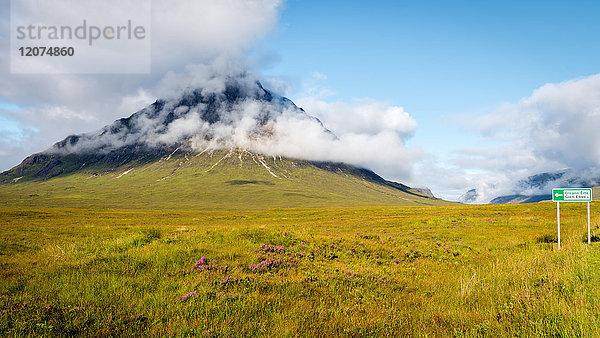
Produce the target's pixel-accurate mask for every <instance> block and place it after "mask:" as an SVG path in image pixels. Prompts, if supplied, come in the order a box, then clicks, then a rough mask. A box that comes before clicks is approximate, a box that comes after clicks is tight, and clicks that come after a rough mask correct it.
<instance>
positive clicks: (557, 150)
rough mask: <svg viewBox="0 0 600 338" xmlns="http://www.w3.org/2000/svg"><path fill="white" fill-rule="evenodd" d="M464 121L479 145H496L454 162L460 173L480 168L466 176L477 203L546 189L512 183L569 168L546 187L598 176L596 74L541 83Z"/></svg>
mask: <svg viewBox="0 0 600 338" xmlns="http://www.w3.org/2000/svg"><path fill="white" fill-rule="evenodd" d="M468 119H469V121H465V120H463V123H464V124H465V125H468V126H469V127H470V128H472V129H473V130H476V131H477V132H478V133H479V134H480V135H481V137H482V140H483V141H484V142H490V143H494V144H496V146H493V147H488V148H478V147H472V148H469V149H463V150H461V153H460V156H459V158H458V159H457V160H456V163H457V164H458V165H459V166H460V167H462V168H464V169H466V170H469V169H479V170H481V169H483V171H480V172H479V173H474V174H472V175H471V179H472V182H473V183H475V182H478V183H477V184H478V187H477V188H478V192H480V195H481V196H482V200H481V201H483V199H488V200H489V199H490V198H493V197H494V196H498V195H501V194H516V193H529V194H532V193H540V192H543V191H546V190H547V189H549V188H548V186H546V185H544V186H543V187H537V188H536V189H533V188H531V187H528V188H527V189H524V188H523V187H522V186H520V185H519V184H518V182H519V181H520V180H524V179H526V178H527V177H529V176H532V175H535V174H540V173H544V172H556V171H557V170H561V169H565V168H569V169H571V170H569V171H568V172H567V174H565V175H564V176H561V178H560V180H558V181H557V182H554V181H553V182H550V183H552V184H566V183H567V182H568V181H569V180H571V182H572V181H573V179H574V178H578V179H579V180H580V181H591V180H594V179H596V178H598V177H600V133H599V132H598V126H600V75H593V76H589V77H585V78H580V79H575V80H570V81H566V82H561V83H550V84H546V85H544V86H542V87H540V88H538V89H536V90H535V91H534V92H533V93H532V94H531V95H530V96H528V97H525V98H523V99H521V100H520V101H519V102H517V103H515V104H505V105H503V106H501V107H499V108H497V109H496V110H495V111H493V112H492V113H490V114H487V115H484V116H481V117H469V118H468ZM472 187H475V184H474V185H472ZM546 192H547V191H546Z"/></svg>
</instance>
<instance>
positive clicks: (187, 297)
mask: <svg viewBox="0 0 600 338" xmlns="http://www.w3.org/2000/svg"><path fill="white" fill-rule="evenodd" d="M191 297H194V298H195V297H198V292H196V291H192V292H188V293H186V294H185V296H183V297H181V299H180V301H181V302H185V301H186V300H188V299H189V298H191Z"/></svg>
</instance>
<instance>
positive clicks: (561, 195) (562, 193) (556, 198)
mask: <svg viewBox="0 0 600 338" xmlns="http://www.w3.org/2000/svg"><path fill="white" fill-rule="evenodd" d="M591 201H592V189H589V188H577V189H572V188H571V189H552V202H591Z"/></svg>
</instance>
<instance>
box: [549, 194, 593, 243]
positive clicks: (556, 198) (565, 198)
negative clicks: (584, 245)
mask: <svg viewBox="0 0 600 338" xmlns="http://www.w3.org/2000/svg"><path fill="white" fill-rule="evenodd" d="M591 201H592V189H590V188H560V189H552V202H556V225H557V230H558V248H559V249H560V202H587V214H588V215H587V216H588V244H590V243H591V231H590V202H591Z"/></svg>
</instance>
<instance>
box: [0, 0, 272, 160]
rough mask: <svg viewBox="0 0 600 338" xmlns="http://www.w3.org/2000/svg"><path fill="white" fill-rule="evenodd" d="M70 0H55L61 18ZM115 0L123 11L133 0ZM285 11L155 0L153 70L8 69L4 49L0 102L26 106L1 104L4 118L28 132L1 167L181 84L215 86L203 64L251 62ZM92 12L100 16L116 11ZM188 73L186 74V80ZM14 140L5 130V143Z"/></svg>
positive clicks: (4, 4)
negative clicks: (70, 72)
mask: <svg viewBox="0 0 600 338" xmlns="http://www.w3.org/2000/svg"><path fill="white" fill-rule="evenodd" d="M68 3H69V2H68V1H58V2H53V6H58V7H57V8H56V10H55V11H54V12H55V13H56V15H57V16H58V17H59V16H60V15H65V16H69V15H72V14H73V13H72V11H70V10H68V8H67V7H68ZM115 3H116V5H115V6H114V7H115V11H117V12H118V10H119V8H124V6H130V5H131V4H134V3H135V1H126V0H125V1H118V2H115ZM9 5H10V2H9V1H0V28H3V29H2V30H1V31H2V32H9V26H10V25H9V23H10V10H9V9H10V7H9ZM61 6H65V8H63V7H61ZM280 10H281V1H274V0H256V1H245V0H229V1H211V0H193V1H192V0H173V1H168V2H167V1H153V2H152V27H151V39H152V51H151V59H152V72H151V74H147V75H131V74H100V75H93V74H90V75H60V74H53V75H43V74H27V75H17V74H10V73H7V71H8V70H9V69H10V63H9V59H8V53H1V54H0V101H2V102H5V103H7V104H14V105H16V106H18V107H21V109H18V110H15V111H13V110H11V111H8V110H6V109H4V110H0V118H2V117H4V118H5V119H11V120H15V121H17V123H18V125H19V126H20V128H22V129H23V130H27V131H28V132H27V133H26V134H25V135H24V136H23V138H22V139H21V143H20V144H18V145H17V144H12V145H11V144H8V148H4V149H8V151H5V152H4V153H9V154H10V155H5V154H0V170H5V169H8V168H10V167H11V166H13V165H16V164H17V163H18V162H19V161H20V160H21V159H23V158H25V157H26V156H27V155H29V154H31V153H34V152H39V151H42V150H44V149H46V148H48V147H49V146H50V145H51V144H53V143H54V142H56V141H58V140H60V139H62V138H64V137H65V136H66V135H69V134H77V133H81V132H85V131H90V130H96V129H98V128H100V127H101V126H103V125H106V124H109V123H111V122H112V121H114V120H115V119H117V118H120V117H123V116H127V115H129V114H131V113H132V112H133V111H136V110H139V109H141V108H142V107H144V106H145V105H146V104H148V103H150V102H152V101H154V100H155V99H157V98H162V97H165V95H166V94H169V95H171V96H172V95H175V92H176V90H178V89H182V88H185V87H186V86H194V85H200V84H206V85H207V86H210V84H211V83H210V81H208V82H207V81H205V80H207V79H206V78H202V77H201V76H200V75H201V74H202V71H201V68H202V67H209V68H213V69H220V70H227V71H229V72H231V71H234V70H235V71H238V70H243V69H246V68H247V67H248V61H247V60H246V54H247V53H248V51H249V50H250V49H251V48H253V46H254V44H255V43H256V42H257V40H258V39H260V38H262V37H263V36H265V35H266V34H267V33H268V32H269V31H270V30H271V28H272V27H273V26H274V25H275V24H276V22H277V20H278V17H279V11H280ZM61 13H63V14H61ZM74 14H80V13H74ZM88 14H89V15H90V17H91V16H94V17H95V18H98V19H101V18H103V17H110V16H111V15H113V13H100V14H98V13H97V14H94V15H92V14H93V13H86V15H88ZM59 19H60V18H58V19H57V20H59ZM9 37H10V36H9V35H7V34H6V35H3V34H0V49H2V50H9V48H10V41H9ZM186 73H187V79H184V80H182V77H185V76H183V75H182V74H186ZM205 73H206V72H205ZM179 80H182V81H181V82H179V83H176V82H177V81H179ZM8 142H9V141H8V140H7V139H6V138H2V135H0V145H5V144H7V143H8Z"/></svg>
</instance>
